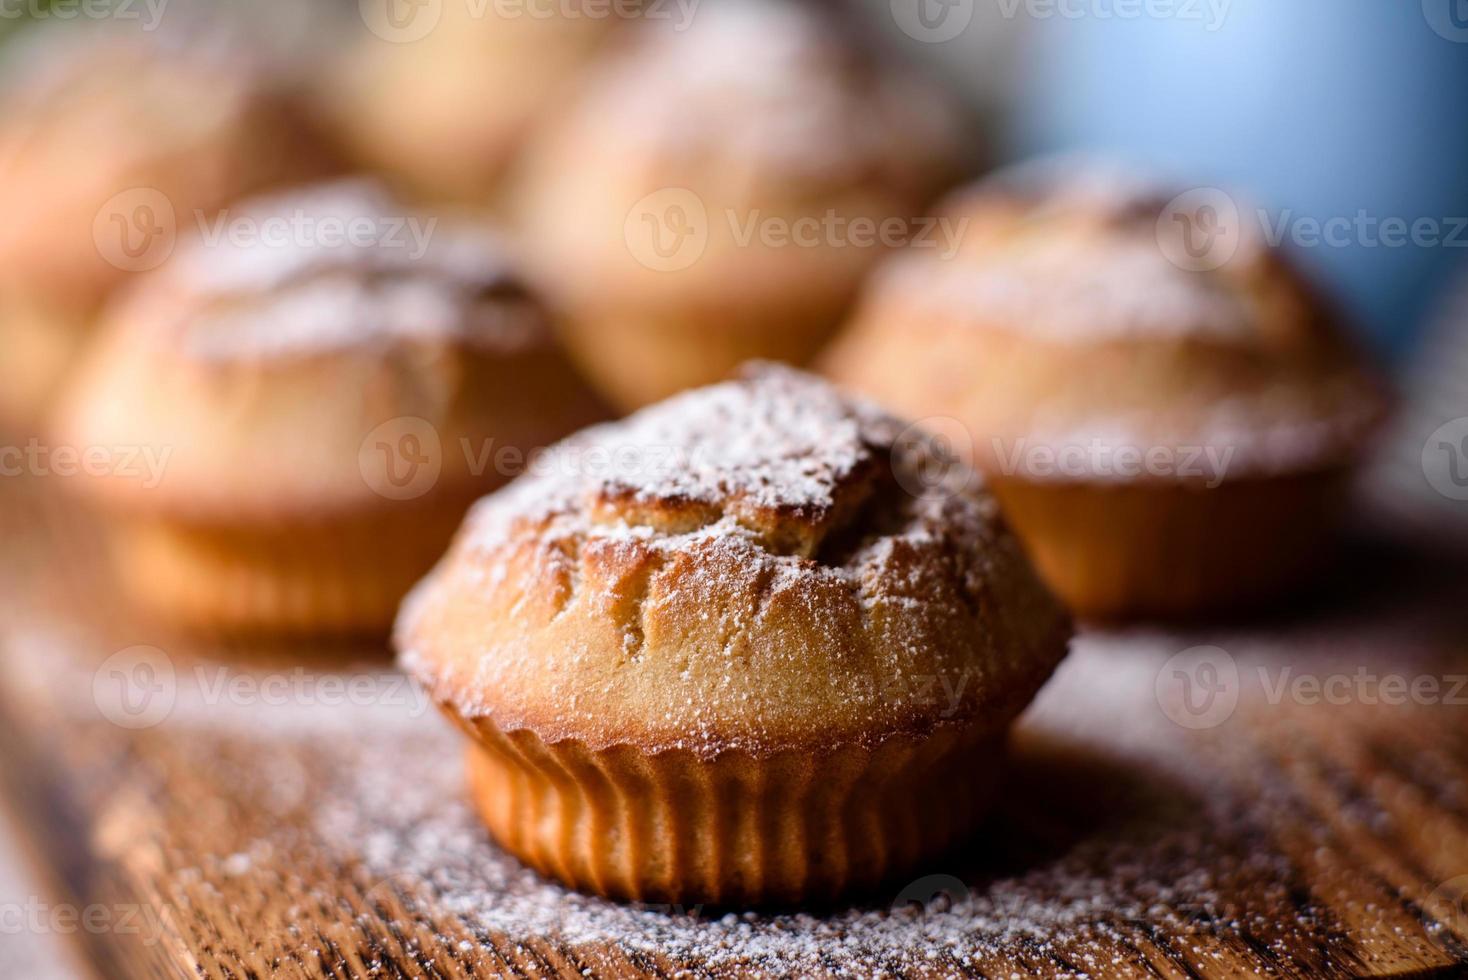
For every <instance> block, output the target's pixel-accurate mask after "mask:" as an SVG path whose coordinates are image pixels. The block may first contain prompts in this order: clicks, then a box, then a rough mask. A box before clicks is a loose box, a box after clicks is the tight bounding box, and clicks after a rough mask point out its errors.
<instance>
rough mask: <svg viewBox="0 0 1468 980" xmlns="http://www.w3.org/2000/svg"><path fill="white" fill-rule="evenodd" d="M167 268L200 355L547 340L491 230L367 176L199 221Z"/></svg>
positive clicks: (189, 338) (188, 336) (191, 344)
mask: <svg viewBox="0 0 1468 980" xmlns="http://www.w3.org/2000/svg"><path fill="white" fill-rule="evenodd" d="M170 275H172V276H173V277H174V278H175V279H176V280H177V281H178V282H180V283H182V285H183V288H184V289H186V290H189V291H190V292H192V293H193V294H195V295H196V296H197V297H198V298H197V300H196V302H195V304H194V305H195V308H194V309H192V310H191V311H190V314H189V316H188V317H187V320H186V322H185V324H184V338H185V344H186V347H187V349H188V350H189V351H190V352H191V353H193V354H194V355H196V356H200V357H211V356H212V357H227V356H234V355H238V354H241V353H254V354H258V355H264V356H271V355H275V356H280V355H285V354H289V353H291V352H298V351H309V350H315V349H322V348H328V349H329V348H333V347H339V346H343V345H348V344H354V343H362V342H368V341H371V340H374V339H385V338H388V337H445V336H447V337H453V338H458V339H462V340H465V341H469V342H476V343H480V344H490V345H493V346H496V347H499V348H519V347H523V346H525V345H527V344H529V343H533V342H536V341H538V340H541V339H543V338H544V336H545V326H544V322H543V317H542V316H541V314H540V313H539V311H538V310H536V309H535V308H533V306H532V305H531V304H529V303H527V302H525V297H524V293H523V291H522V289H521V287H520V286H519V284H518V282H517V281H516V280H515V278H514V276H513V275H512V272H511V269H510V265H509V262H508V259H507V257H506V254H505V248H504V246H503V244H502V243H501V241H500V240H499V239H498V238H497V236H495V235H494V234H493V233H492V232H490V231H488V230H487V229H484V228H481V227H478V226H473V225H468V224H456V223H451V222H448V221H441V220H439V219H437V218H434V217H430V216H427V215H421V214H415V213H413V212H412V211H411V210H409V209H406V208H405V207H404V206H403V205H402V204H400V203H398V202H396V201H394V200H393V199H392V198H391V197H390V196H389V195H388V194H387V193H386V192H385V191H384V190H383V189H382V188H381V187H379V186H378V185H376V184H375V183H373V182H371V181H366V180H345V181H338V182H335V183H330V184H324V185H318V186H314V187H309V188H305V189H302V190H296V191H291V192H287V193H283V194H277V195H271V196H267V197H262V198H257V199H255V200H253V201H249V202H246V203H245V204H243V205H241V206H239V207H237V208H234V209H231V210H230V211H227V212H225V213H224V215H222V216H221V217H220V218H218V219H217V220H216V221H214V222H211V223H209V224H208V225H207V226H205V227H203V228H201V229H200V233H199V234H198V235H197V236H196V237H195V238H193V239H192V240H191V241H190V242H189V243H188V245H187V246H186V247H185V248H183V249H182V250H181V251H180V252H179V254H178V255H177V256H176V257H175V259H174V261H173V263H172V265H171V266H170Z"/></svg>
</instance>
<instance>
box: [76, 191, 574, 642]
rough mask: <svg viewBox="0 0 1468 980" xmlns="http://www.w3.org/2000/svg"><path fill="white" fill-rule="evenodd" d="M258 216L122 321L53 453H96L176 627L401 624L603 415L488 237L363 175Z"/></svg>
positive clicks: (134, 588)
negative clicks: (457, 537)
mask: <svg viewBox="0 0 1468 980" xmlns="http://www.w3.org/2000/svg"><path fill="white" fill-rule="evenodd" d="M236 220H237V222H238V223H237V224H234V225H232V226H231V227H232V228H233V229H236V230H235V231H232V232H231V233H230V234H224V235H221V236H220V237H219V238H218V240H217V241H211V240H209V239H207V238H204V237H200V238H197V239H194V240H192V241H190V242H188V243H186V244H181V245H180V248H179V251H178V253H177V254H176V255H175V256H174V257H173V259H172V260H171V261H170V262H169V263H168V264H167V265H165V266H164V267H163V268H162V269H160V270H159V271H158V272H156V273H154V274H152V275H151V276H149V277H147V278H144V279H142V280H140V281H139V282H138V284H137V286H136V288H135V289H133V290H131V291H130V292H129V293H128V294H127V295H126V296H124V297H122V298H121V299H120V300H119V302H118V304H117V305H116V306H115V307H114V308H111V309H109V311H108V312H107V314H106V315H105V318H104V322H103V325H102V329H101V333H100V336H99V338H98V341H97V344H96V345H95V348H94V349H93V350H91V351H90V352H89V355H88V357H87V358H86V360H85V363H84V364H83V365H82V366H81V368H80V369H79V371H78V373H77V377H76V378H75V379H74V381H73V382H72V384H71V385H70V386H69V388H68V391H67V393H66V395H65V396H64V398H63V404H62V406H61V408H60V411H59V413H58V415H59V420H58V425H57V433H56V436H55V441H56V443H57V444H58V445H69V446H75V447H85V449H86V451H88V452H91V453H94V454H98V461H99V462H98V464H97V465H94V466H93V467H91V468H90V470H89V472H88V473H87V475H86V478H85V479H84V480H83V481H82V484H81V485H82V488H83V489H84V490H85V491H86V492H87V493H88V494H89V496H91V497H92V498H93V499H94V500H95V501H96V503H97V504H98V505H99V506H100V507H101V508H102V509H103V510H104V511H105V512H107V513H108V514H109V516H110V517H111V518H112V521H111V523H112V525H113V530H114V532H115V533H114V537H115V539H116V540H115V549H114V550H115V552H116V554H117V557H118V562H119V569H120V578H121V582H122V585H123V586H124V587H125V588H126V589H127V590H129V591H130V592H131V593H132V594H133V595H134V596H135V597H136V598H137V599H138V600H139V602H140V603H141V604H142V605H143V606H144V608H146V609H149V610H151V611H153V612H154V613H155V614H157V615H159V616H160V617H161V618H164V619H166V620H168V621H172V622H174V623H178V624H181V625H185V626H191V627H196V628H200V629H222V630H230V631H262V632H302V633H305V632H355V631H371V630H380V629H383V628H385V627H386V626H387V625H388V624H389V623H390V621H391V619H392V614H393V612H394V610H395V608H396V605H397V602H398V600H399V599H400V598H401V597H402V595H403V593H405V592H406V591H407V590H408V588H409V587H410V586H411V585H412V584H413V582H414V581H416V580H417V579H418V578H419V577H421V576H422V574H423V573H424V572H425V571H427V569H428V568H429V567H430V566H431V565H432V563H433V561H434V560H435V559H436V558H437V557H438V556H439V555H440V554H441V553H442V551H443V548H444V547H445V546H446V544H447V543H448V540H449V538H450V537H451V536H452V533H453V530H454V528H455V527H456V526H457V525H458V523H459V521H460V519H461V518H462V517H463V513H464V511H465V509H466V508H467V506H468V505H469V503H470V502H472V501H473V500H474V499H475V498H476V497H478V496H479V495H480V494H482V493H484V492H485V491H486V490H488V489H491V488H492V487H494V486H495V485H497V484H498V483H500V482H503V480H504V478H505V476H507V475H512V474H513V473H514V472H516V471H517V470H518V469H519V468H521V467H523V466H524V465H525V459H526V454H527V453H528V451H529V450H531V449H533V448H535V447H541V446H545V445H547V444H549V443H550V442H552V441H554V440H555V439H557V438H559V437H560V436H562V435H564V434H565V433H566V432H568V431H572V430H574V429H576V428H578V427H580V426H581V425H583V424H585V423H586V422H588V421H593V420H595V418H596V417H597V414H598V413H597V406H596V403H595V401H594V399H593V398H592V396H591V395H590V394H589V393H588V391H587V389H586V387H585V386H584V385H583V384H582V383H581V381H580V380H579V378H578V377H577V376H576V375H575V373H574V372H573V371H572V369H571V368H570V366H569V363H568V362H567V360H566V359H565V358H564V356H563V355H562V353H561V352H560V350H559V348H558V347H557V346H556V345H555V343H554V336H553V333H552V331H551V329H550V326H549V324H548V322H547V317H546V314H545V311H544V309H543V307H542V305H541V304H540V303H539V302H538V301H537V300H536V299H535V298H534V297H533V296H531V295H530V294H529V293H527V292H526V291H525V289H524V288H523V287H522V286H521V285H520V283H519V281H518V280H517V279H516V278H515V277H514V275H513V273H512V272H511V271H510V269H509V268H508V267H507V265H506V264H505V261H504V258H503V256H502V253H501V250H500V248H499V246H498V243H497V242H496V240H495V239H494V238H493V237H491V236H489V235H488V234H487V233H485V232H483V231H482V230H480V229H478V228H475V227H471V226H451V225H448V224H447V223H445V222H437V223H435V222H432V221H421V220H420V219H417V218H413V217H405V212H403V211H402V210H401V209H399V208H398V207H397V206H396V205H395V204H394V203H393V201H392V200H390V199H389V198H387V197H386V196H385V195H383V194H382V193H381V192H380V191H378V190H376V189H375V188H374V187H372V186H371V185H369V184H364V183H358V182H342V183H334V184H328V185H325V186H319V187H315V188H310V189H306V190H301V191H296V192H291V193H289V194H286V195H283V196H277V197H268V198H264V199H260V200H256V201H251V202H248V203H246V204H243V205H241V206H240V208H239V209H237V212H236ZM252 229H253V231H252V232H251V234H250V235H245V234H243V232H244V231H249V230H252ZM144 464H149V466H148V467H147V468H146V469H145V465H144Z"/></svg>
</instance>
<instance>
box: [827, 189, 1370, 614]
mask: <svg viewBox="0 0 1468 980" xmlns="http://www.w3.org/2000/svg"><path fill="white" fill-rule="evenodd" d="M944 213H945V214H947V215H948V216H949V217H950V218H951V219H952V220H954V221H955V222H959V223H964V227H965V229H966V230H965V234H964V238H963V241H962V247H961V248H960V249H959V250H958V252H957V253H956V254H955V256H953V257H952V259H951V260H944V259H943V258H942V257H940V256H937V255H934V254H932V253H931V252H929V253H923V252H919V251H917V250H910V251H908V252H907V253H905V254H902V255H901V256H899V257H896V258H894V259H893V261H892V262H891V263H890V264H889V265H888V266H887V267H885V268H884V269H882V270H881V271H880V272H879V273H878V275H877V276H875V277H874V281H873V284H872V286H871V288H870V290H869V292H868V294H867V295H866V296H865V297H864V299H863V302H862V304H861V306H860V308H859V310H858V312H857V314H856V315H855V317H854V320H853V323H852V324H851V325H850V327H849V328H848V330H847V331H846V332H845V333H844V334H843V335H842V336H841V337H840V338H839V340H838V341H837V342H836V343H835V345H834V346H833V347H832V349H831V350H830V351H829V352H828V353H827V355H826V356H825V359H824V367H825V370H826V372H827V373H828V374H829V376H830V377H832V378H833V379H835V380H836V381H838V382H839V383H841V384H843V385H847V386H849V387H850V388H852V389H855V390H857V391H861V392H863V393H866V394H867V395H869V396H871V397H873V398H875V399H876V400H878V401H879V402H881V403H883V404H885V405H886V406H888V407H890V408H891V409H892V410H894V411H899V412H903V413H906V414H908V415H910V416H913V417H924V418H931V419H935V420H936V421H935V422H934V423H933V424H935V425H937V426H939V427H944V426H946V427H947V428H948V429H949V430H951V431H952V432H954V433H958V435H957V436H955V438H954V439H953V441H954V442H955V443H957V444H958V445H959V446H960V448H962V449H963V450H964V451H966V452H969V453H971V454H972V456H973V458H974V459H975V460H976V462H977V464H978V465H979V467H980V468H981V469H983V470H985V471H986V472H987V474H988V476H989V481H990V484H991V486H992V487H993V490H994V493H995V495H996V496H997V497H998V498H999V500H1000V503H1001V504H1002V506H1003V507H1004V509H1005V512H1006V516H1007V517H1008V518H1009V520H1010V521H1011V522H1012V524H1013V525H1014V528H1015V531H1016V533H1017V534H1018V535H1019V536H1020V538H1021V539H1022V540H1023V541H1024V542H1025V544H1026V546H1027V547H1028V549H1029V551H1030V554H1031V556H1032V558H1033V559H1034V561H1035V564H1036V565H1037V567H1038V568H1039V570H1040V572H1041V574H1042V575H1043V576H1044V577H1045V578H1046V579H1047V580H1048V581H1049V583H1050V585H1051V586H1052V587H1053V588H1054V589H1055V590H1056V592H1058V593H1059V594H1060V595H1061V596H1062V598H1064V599H1065V600H1066V601H1067V602H1068V603H1069V604H1070V606H1071V607H1072V608H1073V609H1074V610H1076V611H1077V612H1079V613H1081V614H1083V615H1086V616H1091V617H1102V618H1108V617H1129V616H1174V615H1191V614H1198V613H1204V612H1208V613H1216V612H1226V611H1229V610H1232V609H1237V608H1240V607H1243V606H1246V605H1248V604H1251V603H1257V602H1261V601H1264V600H1266V599H1268V598H1271V597H1274V596H1277V595H1279V594H1280V593H1281V592H1282V591H1283V590H1285V589H1287V588H1288V587H1289V586H1291V585H1294V584H1297V583H1300V582H1301V581H1303V580H1304V579H1306V578H1307V577H1308V576H1309V575H1310V574H1311V573H1312V572H1313V571H1315V570H1316V569H1318V568H1319V567H1320V565H1321V562H1322V561H1323V560H1324V559H1325V558H1326V556H1327V555H1328V554H1329V549H1328V544H1329V542H1330V540H1331V536H1332V532H1334V531H1335V530H1336V527H1337V524H1338V519H1339V517H1340V511H1341V505H1342V503H1343V500H1344V497H1345V491H1346V488H1347V483H1348V477H1349V474H1350V471H1351V469H1352V466H1353V465H1354V464H1355V462H1356V461H1357V458H1358V456H1359V455H1360V453H1361V450H1362V444H1363V442H1364V441H1365V440H1366V439H1367V437H1368V436H1369V435H1370V434H1371V433H1372V432H1373V431H1374V429H1375V428H1376V427H1377V424H1378V422H1379V420H1380V419H1381V417H1382V414H1383V411H1384V407H1385V401H1384V396H1383V392H1382V390H1381V387H1380V385H1379V383H1378V381H1377V380H1376V379H1375V378H1374V377H1373V376H1372V375H1371V373H1370V372H1369V371H1368V370H1367V369H1366V368H1365V366H1364V365H1363V362H1362V359H1361V358H1360V357H1359V356H1358V354H1357V352H1356V351H1354V350H1353V349H1352V348H1351V346H1350V345H1349V344H1348V343H1347V341H1346V339H1345V337H1344V336H1343V334H1342V333H1341V332H1340V331H1339V330H1338V329H1337V325H1336V323H1335V320H1334V318H1333V317H1332V316H1331V314H1330V313H1329V311H1328V310H1327V309H1326V308H1325V307H1324V306H1323V305H1322V304H1321V303H1320V302H1319V301H1318V299H1317V298H1315V297H1314V296H1313V295H1312V294H1311V292H1310V290H1309V289H1308V288H1307V287H1306V285H1305V283H1304V282H1303V281H1302V279H1301V278H1300V276H1299V275H1298V274H1297V273H1296V271H1295V270H1294V269H1292V268H1291V267H1290V265H1289V264H1288V263H1287V261H1286V260H1285V258H1284V257H1283V256H1282V255H1281V254H1280V253H1279V252H1278V251H1277V250H1273V249H1270V248H1268V247H1267V246H1266V245H1265V244H1264V243H1263V242H1262V241H1261V237H1260V235H1259V234H1257V232H1256V231H1255V230H1254V229H1252V228H1251V227H1250V226H1248V225H1246V224H1245V223H1244V222H1243V221H1242V220H1238V215H1239V214H1240V212H1239V211H1238V208H1237V205H1235V204H1234V203H1233V202H1232V201H1231V200H1230V199H1228V198H1227V197H1226V196H1224V195H1223V192H1221V191H1201V192H1193V193H1192V194H1189V195H1183V196H1179V197H1177V198H1174V199H1172V200H1171V201H1170V200H1169V195H1168V194H1166V193H1159V192H1157V190H1156V189H1155V188H1152V187H1150V186H1147V185H1144V184H1141V183H1138V182H1135V181H1123V180H1120V179H1118V178H1115V177H1114V176H1111V175H1108V174H1106V173H1102V172H1094V173H1093V172H1088V171H1085V170H1081V171H1080V173H1079V175H1075V174H1074V173H1071V174H1066V173H1065V172H1064V169H1063V167H1061V166H1059V165H1057V166H1056V167H1048V168H1043V169H1031V170H1022V171H1019V172H1017V173H1015V174H1011V175H1007V176H1005V177H1001V178H999V179H995V180H991V181H989V182H986V183H983V184H981V185H979V186H978V187H976V188H972V189H969V190H966V191H963V192H961V193H959V194H957V195H956V196H955V197H954V198H953V199H952V200H951V201H950V202H949V203H948V205H947V206H946V208H945V209H944ZM1218 222H1222V223H1221V224H1220V223H1218ZM1210 229H1211V230H1213V231H1214V232H1215V237H1213V238H1211V239H1210V238H1206V237H1196V238H1194V239H1191V240H1187V239H1184V238H1183V237H1182V236H1184V235H1186V234H1187V233H1188V232H1189V231H1190V230H1191V231H1193V232H1200V231H1203V232H1206V231H1209V230H1210ZM1209 243H1211V245H1212V248H1195V249H1194V250H1193V251H1192V252H1189V251H1188V250H1187V248H1186V246H1189V245H1198V246H1201V245H1205V244H1209Z"/></svg>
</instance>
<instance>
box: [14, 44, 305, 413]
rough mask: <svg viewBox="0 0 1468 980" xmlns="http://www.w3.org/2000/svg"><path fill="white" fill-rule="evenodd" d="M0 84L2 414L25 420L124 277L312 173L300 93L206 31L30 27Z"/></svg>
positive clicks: (253, 58)
mask: <svg viewBox="0 0 1468 980" xmlns="http://www.w3.org/2000/svg"><path fill="white" fill-rule="evenodd" d="M7 48H8V50H9V53H8V55H7V64H6V71H5V76H6V77H5V84H4V85H3V86H0V91H3V93H4V95H3V98H0V213H3V214H4V215H5V219H4V221H3V222H0V346H3V347H4V348H5V351H6V356H5V357H4V358H0V416H3V417H5V418H7V419H9V420H11V421H12V422H14V423H17V424H21V423H24V424H29V423H31V422H32V421H34V417H35V416H36V415H37V414H38V413H40V412H41V411H42V410H43V409H44V406H45V404H46V403H47V401H48V400H49V398H50V396H51V394H52V393H53V388H54V386H55V384H56V383H57V382H58V380H59V378H60V376H61V375H62V373H63V372H64V370H65V369H66V367H67V366H68V365H69V364H70V363H71V361H72V357H73V354H74V352H75V350H76V349H77V347H78V346H79V344H80V343H81V341H82V340H83V339H84V338H85V336H86V334H87V331H88V328H89V326H90V322H91V319H92V317H93V315H94V314H95V312H96V310H97V308H98V307H99V305H100V304H101V303H102V301H103V300H104V299H105V297H106V296H107V295H108V293H109V292H110V291H112V290H113V289H114V288H115V287H116V286H117V285H118V284H119V283H121V282H122V281H123V280H124V279H126V278H127V277H128V276H129V275H132V274H134V273H135V272H137V271H139V270H141V269H144V268H149V267H151V266H153V265H156V264H157V262H158V261H161V260H162V258H163V257H164V256H166V254H167V249H169V248H170V247H171V246H172V243H173V241H174V240H175V235H176V234H177V232H178V231H179V229H182V228H185V227H187V226H189V225H191V224H192V223H193V222H194V221H195V220H196V218H197V216H198V215H201V214H202V215H206V216H207V215H210V214H212V213H213V212H214V211H215V210H217V209H219V208H220V207H222V206H224V205H225V204H227V203H228V202H229V201H231V200H232V199H234V198H235V197H237V196H238V195H241V194H244V193H248V192H252V191H256V190H259V189H260V188H263V187H266V186H268V185H271V184H276V183H283V182H289V181H295V180H301V179H305V178H307V177H311V176H315V175H319V174H320V173H322V172H324V171H325V169H326V168H327V167H328V166H329V161H328V159H327V155H326V154H325V153H324V152H323V150H322V149H321V145H320V141H319V140H317V139H316V138H315V137H314V132H313V130H312V127H311V126H310V124H309V121H308V119H307V118H306V116H305V114H304V113H303V112H302V111H301V110H300V108H299V102H298V100H297V99H296V98H295V97H294V93H293V92H292V91H291V90H290V89H289V88H288V87H287V86H285V85H283V84H281V82H280V80H279V77H278V75H277V74H276V73H274V72H273V70H272V67H271V66H268V65H266V64H265V63H263V61H262V60H261V59H260V58H258V57H256V56H255V55H254V54H253V53H252V52H246V51H244V50H243V49H241V48H239V47H238V46H236V45H233V44H231V43H228V42H226V41H223V40H222V39H221V38H220V37H219V36H218V35H217V34H216V33H211V32H209V31H208V30H205V29H202V28H201V29H199V30H193V29H186V28H183V27H176V26H175V21H173V20H171V19H166V20H165V22H164V23H163V24H162V25H160V29H159V30H157V31H156V32H150V31H144V30H141V29H139V28H137V27H135V26H133V25H132V24H130V23H129V24H128V25H127V26H123V25H122V24H121V23H120V22H117V23H114V22H109V23H107V24H97V23H95V22H94V23H76V24H72V23H67V24H60V23H54V24H44V25H38V26H36V27H32V28H28V29H27V30H26V31H25V32H24V34H23V35H22V36H21V37H18V38H16V39H14V40H13V41H12V42H11V43H10V44H9V45H8V46H7Z"/></svg>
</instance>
